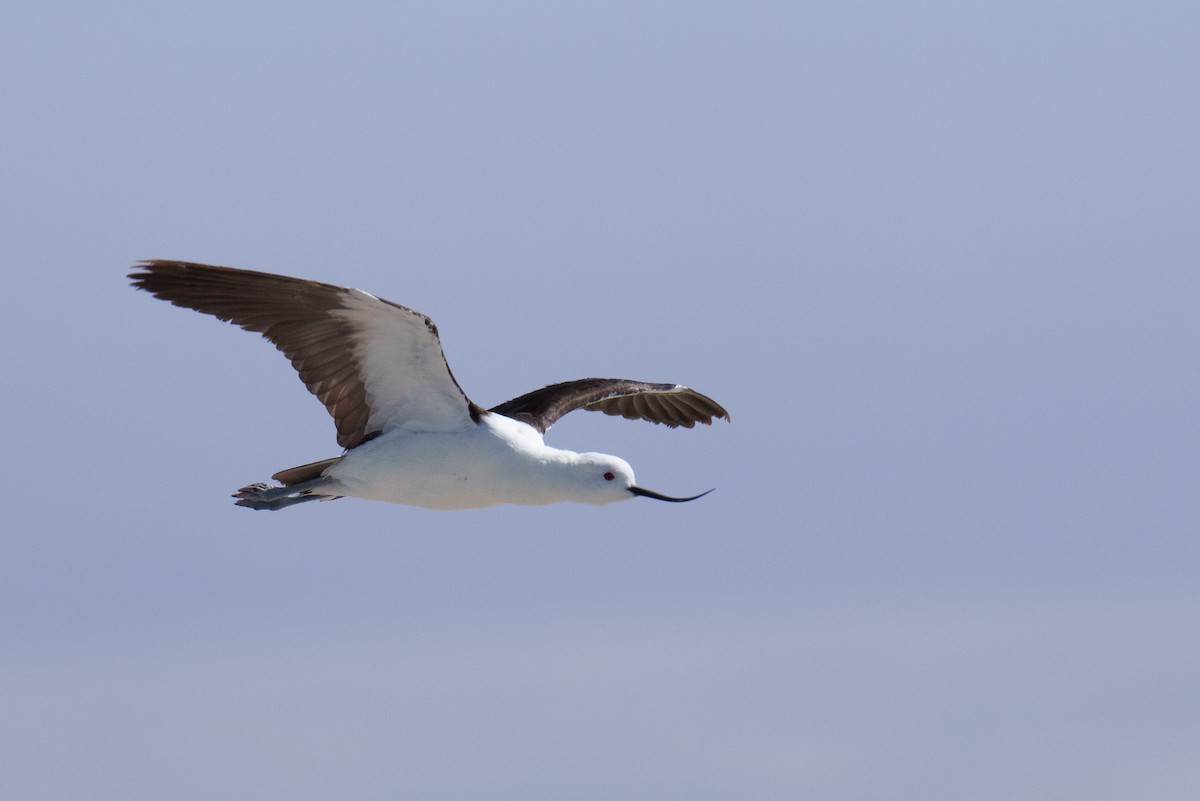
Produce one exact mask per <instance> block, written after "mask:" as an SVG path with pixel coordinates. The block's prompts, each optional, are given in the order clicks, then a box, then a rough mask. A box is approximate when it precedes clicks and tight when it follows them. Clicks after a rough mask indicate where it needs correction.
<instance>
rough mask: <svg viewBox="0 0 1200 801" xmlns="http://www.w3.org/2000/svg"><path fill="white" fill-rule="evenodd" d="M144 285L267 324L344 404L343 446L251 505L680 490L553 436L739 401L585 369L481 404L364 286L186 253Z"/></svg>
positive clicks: (282, 479)
mask: <svg viewBox="0 0 1200 801" xmlns="http://www.w3.org/2000/svg"><path fill="white" fill-rule="evenodd" d="M129 278H130V279H131V281H132V282H133V285H134V286H135V287H136V288H138V289H144V290H146V291H147V292H149V293H151V294H152V295H154V296H155V297H157V298H161V299H163V300H166V301H170V302H171V303H173V304H174V305H176V306H183V307H185V308H189V309H195V310H196V311H199V312H203V313H204V314H211V315H213V316H214V317H217V318H219V319H221V320H225V321H227V322H230V323H234V324H236V325H239V326H241V327H242V328H244V329H246V330H247V331H256V332H258V333H260V334H262V335H263V336H264V337H266V338H267V339H268V340H270V341H271V342H272V343H273V344H274V345H275V347H276V348H278V349H279V350H280V351H282V352H283V354H284V355H285V356H287V357H288V359H290V360H291V362H292V366H293V367H294V368H296V371H297V372H299V374H300V380H302V381H303V382H304V384H305V386H307V387H308V389H309V391H310V392H312V393H313V394H314V395H316V396H317V398H318V399H320V401H321V403H323V404H324V405H325V408H326V409H327V410H328V411H329V414H330V415H331V416H332V417H333V419H334V423H335V425H336V427H337V441H338V445H340V446H341V447H342V448H343V449H344V452H343V453H342V454H341V455H340V456H334V457H332V458H329V459H322V460H321V461H318V462H312V463H311V464H304V465H300V466H298V467H291V468H288V469H286V470H280V471H279V472H278V473H276V474H275V475H273V476H272V477H271V478H272V479H274V480H275V481H277V482H279V485H274V486H273V485H270V484H266V483H258V484H250V485H248V486H245V487H242V488H241V489H240V490H238V491H237V492H236V493H234V495H233V497H234V498H236V499H237V501H236V503H237V505H238V506H245V507H247V508H250V509H271V510H275V509H283V508H285V507H288V506H292V505H294V504H297V503H302V502H305V501H313V500H332V499H335V498H341V497H353V498H367V499H370V500H377V501H387V502H390V503H401V504H408V505H411V506H421V507H425V508H427V509H473V508H479V507H485V506H494V505H496V504H502V503H514V504H549V503H557V502H560V501H574V502H578V503H592V504H606V503H612V502H614V501H621V500H626V499H629V498H635V497H643V498H655V499H657V500H660V501H673V502H676V503H680V502H684V501H694V500H696V499H697V498H700V497H702V496H704V495H707V494H708V492H712V490H708V492H702V493H700V494H699V495H693V496H691V497H686V498H673V497H670V496H667V495H662V494H660V493H658V492H654V491H652V490H648V489H646V488H644V487H640V486H638V485H637V483H636V482H635V480H634V475H633V468H632V467H630V465H629V463H628V462H626V461H625V460H624V459H621V458H620V457H617V456H610V455H608V454H603V453H576V452H574V451H568V450H562V449H559V448H553V447H550V446H549V445H546V443H545V441H544V438H543V435H544V434H545V433H546V431H547V430H549V428H550V427H551V426H552V425H554V423H555V421H557V420H558V419H559V418H560V417H562V416H563V415H564V414H567V413H568V412H571V411H574V410H575V409H585V410H588V411H598V412H604V413H605V414H610V415H619V416H621V417H625V418H627V419H630V420H647V421H649V422H652V423H662V424H664V425H666V426H669V427H671V428H675V427H677V426H683V427H684V428H692V427H693V426H694V425H695V424H696V423H704V424H705V425H711V424H712V421H713V418H714V417H719V418H723V419H725V420H729V413H728V412H726V411H725V409H723V408H722V407H721V405H720V404H718V403H717V402H716V401H714V400H713V399H712V398H709V397H706V396H704V395H701V394H700V393H699V392H696V391H695V390H693V389H689V388H687V387H684V386H680V385H678V384H653V383H647V382H644V381H630V380H627V379H623V378H583V379H579V380H577V381H566V382H563V383H560V384H552V385H550V386H547V387H543V388H541V389H536V390H534V391H532V392H529V393H526V394H524V395H521V396H520V397H518V398H513V399H512V400H509V401H505V402H504V403H501V404H500V405H498V406H493V407H492V408H490V409H484V408H483V407H482V406H480V405H478V404H477V403H475V402H473V401H472V400H471V399H470V398H468V397H467V396H466V394H465V393H464V392H463V390H462V388H461V387H460V386H459V385H458V381H456V380H455V378H454V375H453V374H452V373H451V372H450V366H449V365H448V364H447V363H446V357H445V355H444V354H443V353H442V345H441V340H440V339H439V337H438V330H437V326H435V325H434V324H433V321H432V320H430V319H429V318H428V317H426V316H425V315H423V314H421V313H420V312H416V311H413V310H412V309H409V308H406V307H404V306H401V305H399V304H397V303H392V302H391V301H388V300H383V299H382V298H378V297H375V296H374V295H371V294H368V293H367V292H363V291H362V290H359V289H351V288H349V287H343V286H334V285H332V284H323V283H319V282H317V281H308V280H304V279H300V278H290V277H288V276H283V275H273V274H271V273H262V272H255V271H252V270H240V269H234V268H232V267H214V266H210V265H205V264H194V263H191V262H182V261H146V262H142V263H140V264H138V265H136V267H135V271H134V272H131V273H130V274H129Z"/></svg>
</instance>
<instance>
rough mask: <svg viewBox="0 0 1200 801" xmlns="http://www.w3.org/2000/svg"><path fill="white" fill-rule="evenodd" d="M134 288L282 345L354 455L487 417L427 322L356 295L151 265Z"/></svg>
mask: <svg viewBox="0 0 1200 801" xmlns="http://www.w3.org/2000/svg"><path fill="white" fill-rule="evenodd" d="M139 267H140V272H133V273H130V275H129V277H130V278H131V279H132V281H133V284H134V286H136V287H138V288H139V289H144V290H146V291H148V292H150V293H151V294H153V295H154V296H155V297H158V298H162V299H163V300H167V301H170V302H171V303H173V304H175V305H176V306H183V307H185V308H189V309H195V310H196V311H200V312H204V313H205V314H211V315H213V316H214V317H218V318H220V319H222V320H225V321H227V322H231V323H235V324H237V325H240V326H241V327H242V328H245V329H246V330H248V331H256V332H258V333H260V334H262V335H263V336H264V337H266V338H267V339H268V340H270V341H271V342H272V343H274V345H275V347H277V348H278V349H279V350H281V351H282V352H283V353H284V355H285V356H287V357H288V358H289V359H290V360H291V362H292V366H293V367H295V368H296V371H297V372H299V373H300V379H301V380H302V381H303V382H304V384H305V386H307V387H308V389H309V391H311V392H312V393H313V394H314V395H316V396H317V398H319V399H320V401H321V403H323V404H324V405H325V408H326V409H328V410H329V413H330V414H331V415H332V416H333V419H334V422H335V424H336V425H337V439H338V444H339V445H341V446H342V447H343V448H353V447H354V446H355V445H358V444H360V443H361V442H363V440H365V439H366V438H368V437H369V436H371V435H374V434H378V433H380V432H382V431H386V430H388V429H389V428H390V427H392V426H394V425H401V424H403V425H407V426H410V427H416V428H421V429H425V430H438V431H445V430H454V429H456V428H462V427H465V426H467V425H469V424H470V421H471V418H472V417H473V416H476V415H477V414H478V413H479V412H481V411H482V410H480V409H479V408H478V407H477V406H474V404H472V403H471V402H470V401H469V400H468V399H467V397H466V396H465V395H464V394H463V391H462V389H461V388H459V386H458V383H457V382H456V381H455V380H454V376H453V375H451V374H450V368H449V367H448V366H447V365H446V360H445V356H444V355H443V354H442V347H441V342H440V341H439V339H438V335H437V328H436V327H435V326H434V324H433V321H432V320H430V319H429V318H428V317H426V316H425V315H423V314H421V313H419V312H415V311H413V310H412V309H407V308H405V307H403V306H400V305H398V304H395V303H391V302H390V301H386V300H381V299H380V298H377V297H375V296H374V295H371V294H368V293H366V292H363V291H361V290H358V289H351V288H349V287H341V286H334V285H332V284H322V283H318V282H316V281H306V280H303V279H300V278H289V277H288V276H283V275H272V274H271V273H260V272H255V271H252V270H236V269H233V268H231V267H212V266H209V265H206V264H192V263H189V262H181V261H148V262H143V263H142V264H141V265H139Z"/></svg>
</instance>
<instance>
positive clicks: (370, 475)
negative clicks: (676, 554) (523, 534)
mask: <svg viewBox="0 0 1200 801" xmlns="http://www.w3.org/2000/svg"><path fill="white" fill-rule="evenodd" d="M605 474H608V475H611V476H612V478H611V479H608V480H605V478H604V476H605ZM325 476H326V477H328V478H329V479H330V480H331V483H330V485H329V486H328V489H327V491H328V492H331V493H333V494H336V495H348V496H352V497H355V498H369V499H371V500H375V501H387V502H389V503H402V504H408V505H411V506H422V507H425V508H427V509H476V508H480V507H484V506H495V505H496V504H502V503H513V504H523V505H542V504H549V503H558V502H561V501H576V502H581V503H594V504H604V503H612V502H614V501H620V500H625V499H626V498H632V497H633V495H631V494H630V493H629V492H628V487H629V486H630V485H632V484H634V477H633V468H631V467H630V466H629V463H628V462H626V461H625V460H624V459H621V458H619V457H616V456H608V455H605V454H598V453H576V452H574V451H568V450H562V449H559V448H552V447H550V446H548V445H546V444H545V442H544V441H543V438H542V435H541V434H540V433H538V431H537V430H536V429H535V428H533V426H530V425H527V424H525V423H522V422H519V421H517V420H513V419H511V418H508V417H505V416H503V415H499V414H489V415H488V416H487V417H484V418H482V419H481V420H480V422H479V423H478V424H474V423H473V424H471V426H470V427H468V428H461V429H458V430H455V431H411V430H408V429H404V428H397V429H393V430H391V431H387V432H385V433H383V434H380V435H379V436H378V437H376V438H375V439H372V440H370V441H369V442H364V443H363V444H362V445H359V446H358V447H357V448H354V449H353V450H351V451H348V452H347V453H346V455H345V456H344V457H342V459H341V460H339V461H338V462H337V463H336V464H334V465H333V466H332V467H330V468H329V469H328V470H326V471H325Z"/></svg>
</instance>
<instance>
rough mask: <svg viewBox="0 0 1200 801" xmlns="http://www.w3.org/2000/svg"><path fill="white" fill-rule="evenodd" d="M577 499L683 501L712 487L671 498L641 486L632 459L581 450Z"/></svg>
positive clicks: (597, 501) (611, 501) (575, 476)
mask: <svg viewBox="0 0 1200 801" xmlns="http://www.w3.org/2000/svg"><path fill="white" fill-rule="evenodd" d="M573 472H574V478H575V480H576V491H577V492H578V493H579V497H578V498H577V500H579V501H582V502H584V503H596V504H605V503H613V502H615V501H627V500H629V499H631V498H637V497H642V498H654V499H655V500H658V501H671V502H672V503H683V502H685V501H694V500H696V499H697V498H702V497H704V496H705V495H707V494H708V493H709V492H712V490H708V491H707V492H702V493H700V494H699V495H693V496H691V497H689V498H672V497H671V496H669V495H663V494H661V493H658V492H654V491H653V490H648V489H645V488H644V487H639V486H638V485H637V481H636V480H635V479H634V476H633V468H632V467H631V466H630V465H629V462H627V461H625V460H624V459H622V458H621V457H619V456H610V455H609V454H606V453H581V454H579V456H578V459H577V460H576V462H575V465H574V471H573Z"/></svg>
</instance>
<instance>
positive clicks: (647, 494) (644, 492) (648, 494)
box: [629, 484, 716, 503]
mask: <svg viewBox="0 0 1200 801" xmlns="http://www.w3.org/2000/svg"><path fill="white" fill-rule="evenodd" d="M713 489H716V487H713ZM629 491H630V492H632V493H633V494H634V495H641V496H642V497H643V498H653V499H654V500H656V501H670V502H671V503H684V502H685V501H694V500H696V499H697V498H703V497H704V496H705V495H707V494H708V493H709V492H712V490H708V492H702V493H700V494H699V495H693V496H692V497H690V498H672V497H671V496H670V495H662V494H660V493H657V492H654V491H653V490H648V489H642V488H641V487H639V486H637V485H636V484H635V485H633V486H632V487H630V488H629Z"/></svg>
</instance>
